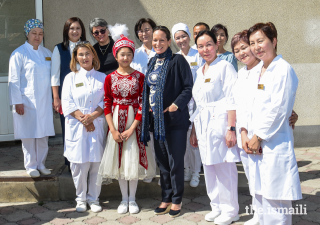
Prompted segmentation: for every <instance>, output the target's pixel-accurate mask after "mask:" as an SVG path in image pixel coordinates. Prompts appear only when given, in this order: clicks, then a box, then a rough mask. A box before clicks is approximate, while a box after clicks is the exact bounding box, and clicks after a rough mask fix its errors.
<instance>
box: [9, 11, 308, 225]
mask: <svg viewBox="0 0 320 225" xmlns="http://www.w3.org/2000/svg"><path fill="white" fill-rule="evenodd" d="M89 29H90V33H91V34H92V36H93V37H94V39H95V40H96V41H97V43H96V44H95V45H93V46H92V45H91V44H90V43H89V42H88V41H87V40H86V32H85V26H84V24H83V22H82V21H81V20H80V19H79V18H78V17H72V18H70V19H68V20H67V21H66V23H65V25H64V28H63V42H62V43H60V44H57V45H56V46H55V48H54V50H53V53H51V52H50V50H48V49H46V48H45V47H43V46H42V45H41V42H42V40H43V32H44V31H43V24H42V22H41V21H40V20H38V19H30V20H28V21H27V23H26V24H25V26H24V30H25V34H26V37H27V41H26V42H25V44H23V45H22V46H20V47H19V48H17V49H16V50H15V51H14V52H13V53H12V55H11V58H10V62H9V94H10V103H11V105H13V116H14V133H15V138H17V139H21V141H22V149H23V153H24V164H25V168H26V170H27V173H28V174H29V175H30V176H31V177H38V176H40V173H41V174H44V175H48V174H50V172H51V171H50V170H48V169H47V168H46V167H45V160H46V156H47V153H48V136H53V135H54V128H53V111H52V109H51V108H52V107H53V109H54V110H55V111H56V112H57V113H59V114H60V119H61V127H62V134H63V140H64V156H65V161H66V164H67V165H68V167H69V169H70V171H71V174H72V178H73V181H74V185H75V187H76V195H77V198H76V201H77V206H76V210H77V211H78V212H84V211H86V210H87V204H88V205H89V206H90V208H91V210H92V211H94V212H99V211H101V210H102V208H101V206H100V204H99V195H100V191H101V185H102V183H106V184H108V183H110V182H112V179H116V180H118V182H119V186H120V190H121V193H122V200H121V202H120V205H119V207H118V213H127V212H128V211H129V212H130V213H138V212H139V207H138V205H137V203H136V201H135V194H136V190H137V186H138V180H139V179H143V180H144V181H145V182H147V183H150V182H151V181H152V179H153V178H154V177H155V176H156V165H157V166H158V167H159V169H160V179H159V185H160V186H161V189H162V200H161V204H160V205H159V206H158V207H157V208H156V209H155V210H154V213H155V214H156V215H161V214H166V213H169V215H170V216H171V217H176V216H179V215H180V212H181V206H182V196H183V192H184V182H185V181H188V182H189V181H190V186H192V187H197V186H198V184H199V178H200V175H199V173H200V171H201V165H202V166H203V171H204V177H205V183H206V188H207V193H208V196H209V198H210V205H211V208H212V211H211V212H210V213H208V214H207V215H206V216H205V219H206V220H207V221H214V223H215V224H230V223H232V222H233V221H237V220H238V219H239V216H238V211H239V204H238V192H237V185H238V173H237V167H236V162H240V161H242V164H243V167H244V170H245V174H246V176H247V178H248V183H249V187H250V194H251V195H252V205H253V209H254V210H255V213H254V216H253V218H252V219H251V220H249V221H247V222H246V223H245V224H246V225H251V224H261V225H262V224H291V223H292V222H291V221H292V215H290V214H286V213H285V211H283V210H278V209H279V208H282V209H283V208H290V207H291V204H292V201H293V200H298V199H301V198H302V195H301V187H300V180H299V173H298V167H297V163H296V159H295V154H294V149H293V129H294V124H295V122H296V121H297V118H298V116H297V114H296V113H295V112H294V111H293V105H294V101H295V94H296V90H297V87H298V79H297V76H296V74H295V72H294V70H293V69H292V67H291V66H290V64H289V63H287V62H286V61H285V60H284V59H283V58H282V56H281V55H277V30H276V28H275V26H274V24H272V23H257V24H255V25H254V26H252V27H251V28H250V29H248V30H244V31H241V32H239V33H237V34H235V35H234V36H233V37H232V39H231V49H232V52H228V51H226V50H225V48H224V47H225V44H226V43H227V41H228V38H229V36H228V30H227V28H226V27H225V26H224V25H222V24H216V25H214V26H213V27H212V29H211V30H210V29H209V26H208V25H207V24H205V23H202V22H200V23H197V24H196V25H195V26H194V28H193V37H194V39H195V45H193V46H191V43H190V39H191V33H190V30H189V28H188V26H187V25H186V24H184V23H177V24H175V25H174V26H173V27H172V32H170V30H169V29H168V28H167V27H166V26H161V25H160V26H157V25H156V23H155V22H154V21H153V20H152V19H149V18H142V19H140V20H139V21H138V22H137V23H136V25H135V28H134V31H135V35H136V37H137V38H138V39H139V40H140V41H141V43H142V46H141V47H140V48H137V49H136V48H135V43H134V42H133V41H132V40H130V39H129V38H128V28H127V27H126V26H125V25H121V24H116V25H115V26H110V25H108V23H107V22H106V21H105V20H104V19H101V18H95V19H93V20H91V21H90V24H89ZM172 39H173V40H174V42H175V43H176V45H177V46H178V48H179V49H180V51H179V52H177V53H176V54H173V52H172V50H171V48H170V45H171V44H172V43H171V42H172ZM237 61H240V62H241V63H243V64H245V66H244V67H243V68H241V69H240V70H239V72H238V65H237ZM50 86H51V88H50ZM51 89H52V91H51Z"/></svg>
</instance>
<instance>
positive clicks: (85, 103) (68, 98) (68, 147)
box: [61, 68, 106, 163]
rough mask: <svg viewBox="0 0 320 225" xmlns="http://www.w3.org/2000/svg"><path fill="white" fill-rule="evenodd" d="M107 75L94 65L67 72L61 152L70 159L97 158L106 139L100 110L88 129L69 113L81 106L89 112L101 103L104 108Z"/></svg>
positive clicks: (63, 98)
mask: <svg viewBox="0 0 320 225" xmlns="http://www.w3.org/2000/svg"><path fill="white" fill-rule="evenodd" d="M105 77H106V75H105V74H104V73H100V72H98V71H95V70H94V69H92V70H90V71H86V70H85V69H83V68H80V71H79V72H77V73H74V72H71V73H69V74H68V75H67V76H66V77H65V79H64V82H63V87H62V97H61V101H62V111H63V114H64V116H65V118H66V120H65V152H64V156H65V157H66V158H67V159H68V160H69V161H70V162H72V163H86V162H100V161H101V158H102V155H103V151H104V147H105V146H104V145H105V139H106V132H105V128H106V127H105V126H106V120H105V118H104V115H103V114H102V115H101V116H100V117H98V118H96V119H95V120H94V121H93V124H94V126H95V130H94V131H93V132H87V131H86V128H85V126H83V124H82V123H81V122H80V121H79V120H77V119H76V118H74V117H73V116H71V115H70V113H72V112H74V111H76V110H80V111H81V112H82V113H83V114H90V113H92V112H94V111H95V109H96V108H97V107H98V106H100V108H101V109H103V105H104V104H103V97H104V86H103V84H104V80H105Z"/></svg>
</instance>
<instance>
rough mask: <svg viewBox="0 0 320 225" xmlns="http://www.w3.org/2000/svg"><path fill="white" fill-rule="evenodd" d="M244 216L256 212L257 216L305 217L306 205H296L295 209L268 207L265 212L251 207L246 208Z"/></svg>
mask: <svg viewBox="0 0 320 225" xmlns="http://www.w3.org/2000/svg"><path fill="white" fill-rule="evenodd" d="M245 209H246V214H248V215H249V214H252V215H253V213H254V211H256V212H257V213H258V214H265V215H268V214H278V213H281V214H285V215H307V205H306V204H297V205H295V207H290V208H287V207H284V208H283V207H278V208H274V207H268V208H267V210H264V209H263V208H258V209H254V208H253V207H252V205H250V206H246V207H245Z"/></svg>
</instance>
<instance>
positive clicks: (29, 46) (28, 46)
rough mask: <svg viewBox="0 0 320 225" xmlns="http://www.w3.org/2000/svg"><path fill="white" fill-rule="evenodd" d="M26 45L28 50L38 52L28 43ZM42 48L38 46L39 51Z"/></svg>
mask: <svg viewBox="0 0 320 225" xmlns="http://www.w3.org/2000/svg"><path fill="white" fill-rule="evenodd" d="M25 45H26V46H27V48H29V49H31V50H33V51H37V50H36V49H33V46H32V45H30V44H29V42H28V41H26V42H25ZM40 46H41V45H39V46H38V50H39V48H41V47H40Z"/></svg>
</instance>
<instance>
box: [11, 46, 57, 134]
mask: <svg viewBox="0 0 320 225" xmlns="http://www.w3.org/2000/svg"><path fill="white" fill-rule="evenodd" d="M50 69H51V52H50V50H49V49H47V48H45V47H43V46H41V45H40V46H39V47H38V50H34V49H33V46H32V45H30V44H29V43H28V42H27V41H26V42H25V44H23V45H21V46H20V47H19V48H17V49H16V50H14V52H13V53H12V54H11V57H10V61H9V99H10V105H13V110H12V112H13V125H14V137H15V138H16V139H21V138H42V137H46V136H54V135H55V134H54V127H53V109H52V94H51V85H50V80H51V76H50ZM16 104H23V105H24V115H19V114H18V113H17V112H16V110H15V105H16Z"/></svg>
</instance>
